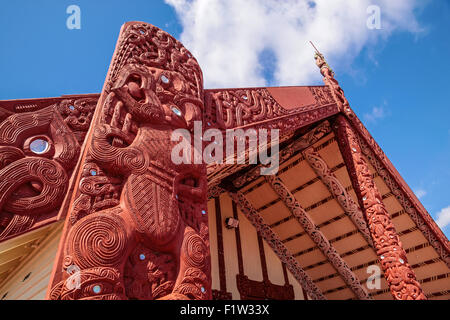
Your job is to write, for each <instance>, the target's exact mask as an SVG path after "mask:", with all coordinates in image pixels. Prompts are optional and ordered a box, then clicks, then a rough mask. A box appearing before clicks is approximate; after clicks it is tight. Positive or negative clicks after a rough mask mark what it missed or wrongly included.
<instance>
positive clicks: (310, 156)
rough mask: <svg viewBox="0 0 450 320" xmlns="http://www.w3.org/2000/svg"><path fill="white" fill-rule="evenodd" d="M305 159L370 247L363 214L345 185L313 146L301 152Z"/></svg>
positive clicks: (370, 243) (369, 237)
mask: <svg viewBox="0 0 450 320" xmlns="http://www.w3.org/2000/svg"><path fill="white" fill-rule="evenodd" d="M303 154H304V156H305V159H306V161H307V162H308V164H309V165H310V167H311V168H312V169H313V170H314V172H316V174H317V175H318V176H319V177H320V179H321V180H322V182H323V183H324V184H325V185H326V186H327V187H328V190H329V191H330V193H331V194H332V195H333V196H334V198H335V199H336V200H337V201H338V203H339V204H340V206H341V207H342V208H343V209H344V211H345V213H346V214H347V215H348V216H349V217H350V219H351V220H352V221H353V223H354V224H355V226H356V227H357V228H358V230H359V231H360V232H361V234H362V236H363V237H364V239H366V241H367V243H369V245H370V246H371V247H373V242H372V237H371V236H370V231H369V228H368V227H367V223H366V220H365V219H364V215H363V213H362V211H361V209H360V208H359V206H358V205H357V204H356V203H355V201H353V199H352V197H351V195H350V194H349V193H348V192H347V190H345V187H344V186H343V185H342V183H341V182H340V181H339V180H338V178H337V177H336V176H335V175H334V173H333V172H331V170H330V168H329V167H328V165H327V163H326V162H325V161H324V160H323V159H322V158H321V156H320V155H319V153H317V152H315V151H314V149H313V148H309V149H307V150H305V151H304V152H303Z"/></svg>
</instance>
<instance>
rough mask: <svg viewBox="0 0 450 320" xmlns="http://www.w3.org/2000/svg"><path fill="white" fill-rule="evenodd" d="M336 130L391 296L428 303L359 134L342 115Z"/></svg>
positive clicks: (338, 119) (336, 124) (337, 121)
mask: <svg viewBox="0 0 450 320" xmlns="http://www.w3.org/2000/svg"><path fill="white" fill-rule="evenodd" d="M334 129H335V131H336V135H337V138H338V144H339V149H340V150H341V153H342V156H343V158H344V161H345V164H346V166H347V170H348V172H349V175H350V178H351V180H352V184H353V188H354V190H355V192H356V195H357V197H358V201H359V203H360V206H361V208H362V209H363V212H364V213H365V217H366V220H367V223H368V225H369V230H370V233H371V234H372V239H373V242H374V245H375V249H376V252H377V255H378V257H379V259H380V262H381V266H382V268H383V270H384V276H385V278H386V280H387V282H388V284H389V287H390V290H391V293H392V295H393V296H394V298H395V299H397V300H425V299H426V297H425V295H424V293H423V291H422V289H421V287H420V284H419V283H418V282H417V280H416V276H415V274H414V271H413V270H412V268H411V266H410V265H409V264H408V261H407V258H406V252H405V250H404V249H403V247H402V245H401V242H400V239H399V236H398V235H397V232H396V231H395V228H394V225H393V223H392V221H391V218H390V216H389V213H388V212H387V210H386V207H385V206H384V204H383V202H382V197H381V194H380V192H379V191H378V189H377V187H376V186H375V182H374V180H373V178H372V175H371V174H370V172H369V167H368V166H367V163H366V160H365V159H364V156H363V155H362V153H361V147H360V145H359V142H358V141H359V140H358V137H357V134H356V132H355V131H354V130H353V128H352V127H351V125H350V124H349V122H348V121H347V119H345V117H344V116H342V115H340V116H338V118H337V120H336V123H335V127H334Z"/></svg>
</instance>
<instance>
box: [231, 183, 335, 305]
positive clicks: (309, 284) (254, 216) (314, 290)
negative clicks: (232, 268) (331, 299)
mask: <svg viewBox="0 0 450 320" xmlns="http://www.w3.org/2000/svg"><path fill="white" fill-rule="evenodd" d="M229 194H230V196H231V198H232V199H233V201H234V202H235V203H236V204H238V205H239V207H240V208H241V211H242V213H243V214H244V215H245V216H246V217H247V219H248V220H249V221H250V223H251V224H252V225H253V226H254V227H255V229H256V231H257V232H258V234H259V235H260V236H261V237H262V238H263V239H264V240H265V241H266V243H267V244H268V245H269V246H270V247H271V248H272V250H273V251H274V252H275V254H276V255H277V256H278V258H280V260H281V261H282V262H283V263H285V264H286V267H287V268H288V269H289V271H290V272H291V273H292V275H293V276H294V277H295V279H297V281H298V282H299V283H300V285H301V286H302V288H303V289H304V290H305V291H306V293H307V294H308V295H309V296H310V297H311V299H314V300H326V298H325V296H324V295H323V294H322V292H321V291H320V289H319V288H318V287H317V286H316V284H315V283H314V282H313V280H312V279H311V278H310V277H309V275H308V274H307V273H306V272H305V271H304V270H303V269H302V267H301V266H300V264H299V263H298V261H297V260H296V259H295V257H294V256H293V255H292V254H291V253H290V252H289V250H288V249H287V248H286V246H285V245H284V244H283V242H282V241H281V239H280V238H279V237H278V236H277V235H276V234H275V232H273V230H272V229H271V228H270V226H268V225H267V224H266V223H265V222H264V219H263V218H262V217H261V215H260V214H259V213H258V211H256V209H255V208H254V207H253V206H252V204H251V203H250V202H249V201H248V200H247V198H246V197H245V196H244V195H243V194H242V192H236V193H235V192H229Z"/></svg>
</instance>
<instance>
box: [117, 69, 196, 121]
mask: <svg viewBox="0 0 450 320" xmlns="http://www.w3.org/2000/svg"><path fill="white" fill-rule="evenodd" d="M112 91H113V92H114V93H115V94H116V95H117V97H118V98H119V99H120V100H121V101H122V102H123V103H124V104H125V105H126V106H127V107H128V109H129V112H130V113H131V114H132V115H133V116H134V117H135V118H137V119H139V121H143V122H145V123H150V124H158V125H161V124H167V125H169V126H171V127H173V128H187V129H192V128H193V125H194V121H200V120H201V117H202V109H203V101H202V100H201V99H200V97H199V96H198V93H197V92H196V89H195V85H194V84H192V83H190V82H189V81H187V80H186V79H185V77H184V76H183V75H182V74H181V73H179V72H174V71H167V70H162V69H158V68H152V67H143V66H139V65H128V66H126V67H124V68H123V70H122V72H121V73H120V75H119V78H118V80H117V81H116V85H115V86H114V87H113V88H112Z"/></svg>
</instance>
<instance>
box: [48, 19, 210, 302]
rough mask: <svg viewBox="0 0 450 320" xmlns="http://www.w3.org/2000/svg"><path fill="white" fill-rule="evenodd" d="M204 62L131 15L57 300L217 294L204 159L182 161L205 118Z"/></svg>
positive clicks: (94, 140)
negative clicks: (187, 140)
mask: <svg viewBox="0 0 450 320" xmlns="http://www.w3.org/2000/svg"><path fill="white" fill-rule="evenodd" d="M202 110H203V79H202V72H201V69H200V67H199V65H198V63H197V61H196V60H195V59H194V58H193V57H192V55H191V54H190V53H189V52H188V50H186V49H185V48H184V46H183V45H182V44H181V43H180V42H178V41H177V40H176V39H174V38H173V37H172V36H170V35H169V34H167V33H166V32H164V31H162V30H160V29H158V28H156V27H154V26H152V25H149V24H145V23H140V22H130V23H126V24H125V25H124V26H123V27H122V30H121V33H120V36H119V40H118V44H117V47H116V51H115V53H114V56H113V60H112V63H111V66H110V69H109V72H108V75H107V79H106V82H105V85H104V88H103V91H102V94H101V97H100V100H99V102H98V107H97V110H96V113H95V115H94V119H93V121H92V125H91V128H90V130H89V133H88V136H87V140H86V142H85V147H84V150H83V151H82V154H81V157H80V161H79V167H78V171H77V172H76V179H74V182H73V183H74V186H75V187H74V191H73V194H72V197H71V202H70V210H69V213H68V215H67V219H66V224H65V227H64V230H63V235H62V237H61V243H60V247H59V252H58V254H57V258H56V262H55V267H54V270H53V274H52V277H51V280H50V284H49V290H48V298H49V299H62V300H72V299H147V300H148V299H211V275H210V254H209V238H208V237H209V234H208V233H209V232H208V219H207V212H206V210H207V206H206V193H207V182H206V167H205V165H203V164H199V165H196V164H192V165H191V164H180V165H177V164H175V163H174V162H173V161H172V159H171V150H172V148H173V146H174V145H176V144H177V143H178V141H177V142H174V141H171V134H172V132H173V131H174V130H175V129H178V128H183V129H186V130H189V131H192V126H193V121H197V120H199V121H200V120H201V118H202Z"/></svg>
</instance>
